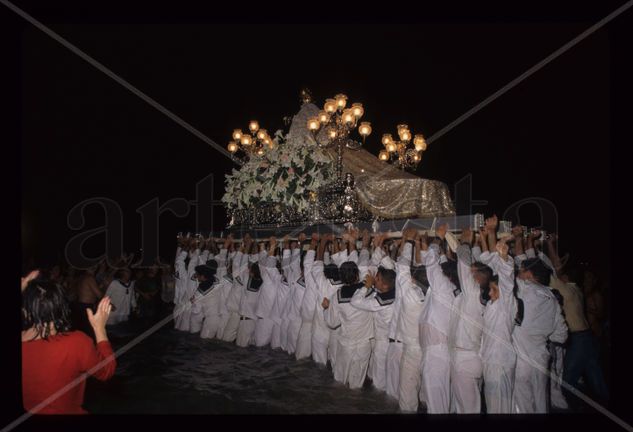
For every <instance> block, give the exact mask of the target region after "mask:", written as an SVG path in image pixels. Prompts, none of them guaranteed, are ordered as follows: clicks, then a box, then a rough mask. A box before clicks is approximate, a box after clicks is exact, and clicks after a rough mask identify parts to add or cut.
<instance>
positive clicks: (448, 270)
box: [441, 260, 461, 289]
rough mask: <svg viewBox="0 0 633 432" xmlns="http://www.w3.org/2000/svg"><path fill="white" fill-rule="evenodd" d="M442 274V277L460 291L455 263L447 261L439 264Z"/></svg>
mask: <svg viewBox="0 0 633 432" xmlns="http://www.w3.org/2000/svg"><path fill="white" fill-rule="evenodd" d="M441 267H442V273H444V276H446V277H447V278H448V280H450V281H451V282H452V283H453V285H455V287H456V288H459V289H461V285H460V283H459V275H458V273H457V261H451V260H448V261H446V262H443V263H442V264H441Z"/></svg>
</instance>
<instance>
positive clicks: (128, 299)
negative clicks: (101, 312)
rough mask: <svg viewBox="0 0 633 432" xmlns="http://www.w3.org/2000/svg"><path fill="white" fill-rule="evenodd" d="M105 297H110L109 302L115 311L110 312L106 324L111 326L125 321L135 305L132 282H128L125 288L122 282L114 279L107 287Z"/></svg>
mask: <svg viewBox="0 0 633 432" xmlns="http://www.w3.org/2000/svg"><path fill="white" fill-rule="evenodd" d="M105 295H106V296H108V297H110V302H111V303H112V304H113V305H114V307H115V308H116V310H112V312H110V316H109V317H108V322H107V324H108V325H112V324H117V323H120V322H122V321H127V320H128V317H129V315H130V311H131V310H132V308H133V307H134V306H135V305H136V298H135V297H134V281H130V282H129V285H128V286H125V285H123V282H121V281H120V280H118V279H115V280H113V281H112V282H110V285H108V289H107V290H106V293H105Z"/></svg>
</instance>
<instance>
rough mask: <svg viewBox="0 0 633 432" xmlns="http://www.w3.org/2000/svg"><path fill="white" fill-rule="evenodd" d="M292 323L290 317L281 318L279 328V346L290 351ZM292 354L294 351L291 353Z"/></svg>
mask: <svg viewBox="0 0 633 432" xmlns="http://www.w3.org/2000/svg"><path fill="white" fill-rule="evenodd" d="M289 325H290V320H289V319H288V318H282V319H281V326H280V329H279V339H280V340H279V346H280V347H281V349H282V350H284V351H286V352H288V326H289ZM292 352H294V350H293V351H292ZM289 354H292V353H289Z"/></svg>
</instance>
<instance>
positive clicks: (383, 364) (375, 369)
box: [367, 339, 389, 391]
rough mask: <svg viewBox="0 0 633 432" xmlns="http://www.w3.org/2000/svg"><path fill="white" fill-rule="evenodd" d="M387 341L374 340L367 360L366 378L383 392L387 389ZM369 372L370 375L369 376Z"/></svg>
mask: <svg viewBox="0 0 633 432" xmlns="http://www.w3.org/2000/svg"><path fill="white" fill-rule="evenodd" d="M388 349H389V340H387V339H385V340H374V343H373V346H372V349H371V358H370V360H369V370H368V371H367V376H368V377H370V378H371V380H372V382H373V384H374V387H376V388H377V389H378V390H382V391H385V389H386V388H387V350H388ZM370 371H371V374H370Z"/></svg>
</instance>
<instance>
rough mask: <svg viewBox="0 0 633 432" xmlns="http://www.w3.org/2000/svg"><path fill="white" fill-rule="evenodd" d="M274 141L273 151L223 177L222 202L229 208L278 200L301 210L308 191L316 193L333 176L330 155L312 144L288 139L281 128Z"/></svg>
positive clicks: (305, 203)
mask: <svg viewBox="0 0 633 432" xmlns="http://www.w3.org/2000/svg"><path fill="white" fill-rule="evenodd" d="M273 141H274V142H275V146H274V148H273V149H272V150H268V151H267V152H266V153H265V154H264V155H263V156H261V157H257V156H253V157H252V158H251V159H249V160H248V162H246V163H245V164H244V165H242V167H241V168H240V169H239V170H236V169H233V172H232V173H231V174H229V175H227V176H226V180H225V183H226V189H225V194H224V196H223V197H222V202H223V203H224V204H225V205H226V207H227V208H228V209H229V210H236V209H238V210H243V209H248V208H251V207H253V206H256V205H257V204H260V203H281V204H284V205H286V206H288V207H291V208H294V209H295V210H297V211H298V212H302V211H305V210H307V208H308V206H309V200H308V198H307V195H308V192H316V190H317V189H318V188H320V187H321V186H323V185H325V184H326V183H327V182H328V179H331V178H332V176H333V175H334V168H333V164H332V161H331V159H330V157H329V156H328V155H327V154H326V153H325V152H324V151H323V150H322V149H320V148H319V147H318V146H316V145H315V144H314V143H307V142H305V141H304V140H299V139H290V140H289V139H288V135H284V134H283V132H282V131H281V130H278V131H277V132H275V138H274V139H273Z"/></svg>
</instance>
